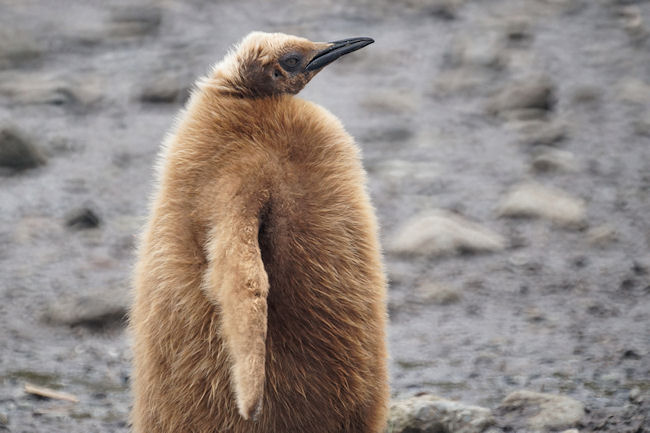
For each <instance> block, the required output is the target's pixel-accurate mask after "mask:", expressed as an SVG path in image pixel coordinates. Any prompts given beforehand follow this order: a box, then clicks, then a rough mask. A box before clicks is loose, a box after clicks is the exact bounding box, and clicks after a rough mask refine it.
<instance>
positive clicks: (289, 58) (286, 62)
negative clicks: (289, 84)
mask: <svg viewBox="0 0 650 433" xmlns="http://www.w3.org/2000/svg"><path fill="white" fill-rule="evenodd" d="M299 65H300V56H299V55H298V54H295V53H294V54H288V55H286V56H284V57H283V58H281V59H280V66H282V69H284V70H285V71H288V72H293V71H295V70H296V69H297V68H298V66H299Z"/></svg>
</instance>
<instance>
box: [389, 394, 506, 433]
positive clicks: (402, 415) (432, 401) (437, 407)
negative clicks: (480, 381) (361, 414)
mask: <svg viewBox="0 0 650 433" xmlns="http://www.w3.org/2000/svg"><path fill="white" fill-rule="evenodd" d="M492 424H494V418H493V416H492V412H491V411H490V409H486V408H483V407H479V406H471V405H467V404H464V403H460V402H457V401H453V400H447V399H444V398H441V397H437V396H435V395H421V396H418V397H413V398H409V399H407V400H402V401H396V402H393V403H392V404H391V408H390V415H389V420H388V427H387V429H386V433H447V432H453V433H481V432H482V431H483V430H485V429H486V428H488V427H489V426H490V425H492Z"/></svg>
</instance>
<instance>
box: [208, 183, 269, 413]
mask: <svg viewBox="0 0 650 433" xmlns="http://www.w3.org/2000/svg"><path fill="white" fill-rule="evenodd" d="M252 203H255V201H252ZM261 208H262V204H261V203H260V205H259V206H255V205H253V206H251V201H250V200H245V201H244V200H242V197H239V196H235V197H231V198H230V199H229V200H228V201H227V205H226V206H224V208H222V209H225V210H223V211H222V212H221V213H220V215H219V217H218V218H217V221H215V224H214V226H213V229H212V232H211V236H210V239H209V241H208V245H207V250H208V272H207V275H206V280H205V291H206V294H207V296H208V298H210V299H211V300H212V301H213V302H214V303H215V304H216V305H217V306H218V307H219V309H220V315H221V329H222V336H223V338H224V343H225V345H226V348H227V349H228V351H229V354H230V358H231V360H232V365H231V386H232V387H233V391H234V394H235V397H236V401H237V408H238V410H239V414H240V415H241V416H242V417H243V418H244V419H256V418H257V416H258V415H259V413H260V412H261V407H262V399H263V395H264V381H265V356H266V329H267V302H266V299H267V295H268V291H269V281H268V276H267V274H266V271H265V270H264V263H263V262H262V256H261V251H260V247H259V243H258V231H259V226H260V218H259V214H260V211H261Z"/></svg>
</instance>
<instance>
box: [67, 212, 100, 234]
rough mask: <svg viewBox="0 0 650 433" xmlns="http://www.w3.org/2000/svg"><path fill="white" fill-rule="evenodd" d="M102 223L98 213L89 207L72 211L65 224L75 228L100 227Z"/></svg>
mask: <svg viewBox="0 0 650 433" xmlns="http://www.w3.org/2000/svg"><path fill="white" fill-rule="evenodd" d="M100 223H101V220H100V219H99V217H98V216H97V214H95V212H93V211H92V210H91V209H88V208H81V209H78V210H75V211H72V212H70V213H69V214H68V216H67V217H66V219H65V225H66V226H68V227H70V228H72V229H75V230H83V229H94V228H97V227H99V224H100Z"/></svg>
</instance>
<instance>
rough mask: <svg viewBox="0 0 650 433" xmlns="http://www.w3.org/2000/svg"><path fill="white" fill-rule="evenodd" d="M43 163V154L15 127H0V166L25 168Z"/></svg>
mask: <svg viewBox="0 0 650 433" xmlns="http://www.w3.org/2000/svg"><path fill="white" fill-rule="evenodd" d="M44 163H45V156H44V155H43V154H42V153H41V151H40V150H39V149H38V148H37V147H36V146H35V145H34V144H33V143H32V142H31V141H30V140H29V139H27V138H26V137H25V136H24V135H23V134H22V133H21V132H20V131H18V129H17V128H15V127H13V126H8V127H5V128H2V129H0V167H7V168H10V169H13V170H25V169H28V168H34V167H38V166H39V165H42V164H44Z"/></svg>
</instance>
